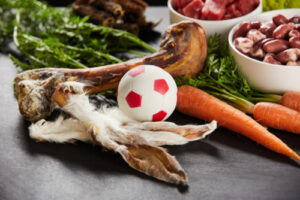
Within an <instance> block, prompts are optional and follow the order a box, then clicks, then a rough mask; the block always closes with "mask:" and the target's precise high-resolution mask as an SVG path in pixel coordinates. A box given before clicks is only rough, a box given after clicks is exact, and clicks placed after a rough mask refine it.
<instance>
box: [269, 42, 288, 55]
mask: <svg viewBox="0 0 300 200" xmlns="http://www.w3.org/2000/svg"><path fill="white" fill-rule="evenodd" d="M288 48H289V43H288V42H287V41H285V40H281V39H275V40H271V41H268V42H266V43H265V44H264V45H263V50H264V51H265V52H267V53H278V52H280V51H284V50H286V49H288Z"/></svg>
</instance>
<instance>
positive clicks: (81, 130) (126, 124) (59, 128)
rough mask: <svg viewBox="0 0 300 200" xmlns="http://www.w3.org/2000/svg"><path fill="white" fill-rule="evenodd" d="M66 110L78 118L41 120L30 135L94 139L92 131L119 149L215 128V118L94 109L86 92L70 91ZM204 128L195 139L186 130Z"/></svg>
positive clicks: (178, 140)
mask: <svg viewBox="0 0 300 200" xmlns="http://www.w3.org/2000/svg"><path fill="white" fill-rule="evenodd" d="M63 110H64V111H65V112H67V113H70V114H71V115H72V116H73V117H74V118H76V119H63V117H59V118H58V119H57V120H56V121H55V122H46V121H45V120H42V121H39V122H37V123H36V124H33V125H32V126H31V127H30V136H31V137H32V138H34V139H37V140H48V141H55V142H68V141H71V140H80V141H91V140H92V139H91V138H92V137H91V135H90V134H91V133H92V134H93V135H94V138H95V139H96V140H97V141H98V142H99V143H100V144H101V145H103V146H104V147H106V148H109V149H111V150H115V151H119V150H120V149H124V148H126V147H125V146H124V145H122V144H147V145H151V146H162V145H182V144H186V143H188V142H190V141H194V140H199V139H202V138H204V137H205V136H206V135H208V134H209V133H211V132H212V131H213V130H215V129H216V126H217V125H216V122H215V121H213V122H211V123H210V124H206V125H185V126H178V125H176V124H174V123H172V122H144V123H142V122H138V121H135V120H133V119H131V118H129V117H127V116H126V115H125V114H124V113H123V112H122V111H120V109H119V108H117V107H114V108H107V107H102V108H101V109H99V110H95V108H94V106H93V105H91V104H90V103H89V100H88V97H87V96H86V95H85V94H79V95H71V96H70V97H69V100H68V103H67V104H66V105H65V106H64V107H63ZM199 131H200V132H201V133H202V132H204V131H205V132H204V133H203V135H200V136H199V137H197V138H195V139H187V138H185V137H184V136H185V135H186V134H194V133H198V132H199Z"/></svg>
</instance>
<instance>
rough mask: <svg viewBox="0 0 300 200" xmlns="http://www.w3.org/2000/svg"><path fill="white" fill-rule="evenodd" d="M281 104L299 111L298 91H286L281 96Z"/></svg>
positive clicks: (299, 97)
mask: <svg viewBox="0 0 300 200" xmlns="http://www.w3.org/2000/svg"><path fill="white" fill-rule="evenodd" d="M281 104H282V105H284V106H286V107H289V108H291V109H294V110H297V111H300V92H296V91H286V92H285V93H284V94H283V96H282V98H281Z"/></svg>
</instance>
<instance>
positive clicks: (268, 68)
mask: <svg viewBox="0 0 300 200" xmlns="http://www.w3.org/2000/svg"><path fill="white" fill-rule="evenodd" d="M299 13H300V9H283V10H275V11H270V12H266V13H263V14H261V15H259V16H257V17H256V18H254V19H253V20H260V21H272V17H273V16H275V15H277V14H282V15H284V16H286V17H287V18H290V17H293V16H294V15H299ZM238 26H239V24H237V25H236V26H234V27H233V28H232V29H231V31H230V33H229V35H228V41H229V49H230V52H231V54H232V55H233V57H234V59H235V61H236V63H237V64H238V66H239V71H240V72H241V74H242V75H244V76H245V78H246V79H247V80H248V81H249V83H250V85H251V86H252V87H253V88H255V89H257V90H259V91H262V92H272V93H284V92H285V91H287V90H295V91H300V66H285V65H275V64H269V63H265V62H262V61H259V60H256V59H253V58H251V57H249V56H246V55H244V54H242V53H241V52H240V51H239V50H237V49H236V48H235V46H234V44H233V42H232V36H233V33H234V30H235V29H236V28H237V27H238Z"/></svg>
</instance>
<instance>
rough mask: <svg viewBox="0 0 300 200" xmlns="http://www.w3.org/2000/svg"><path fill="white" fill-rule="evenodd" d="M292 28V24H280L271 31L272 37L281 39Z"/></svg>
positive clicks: (293, 26)
mask: <svg viewBox="0 0 300 200" xmlns="http://www.w3.org/2000/svg"><path fill="white" fill-rule="evenodd" d="M294 28H295V25H294V24H281V25H279V26H278V27H277V28H276V29H275V30H274V31H273V34H272V37H273V38H276V39H283V38H285V37H286V36H287V35H288V33H289V32H290V31H291V30H293V29H294Z"/></svg>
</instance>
